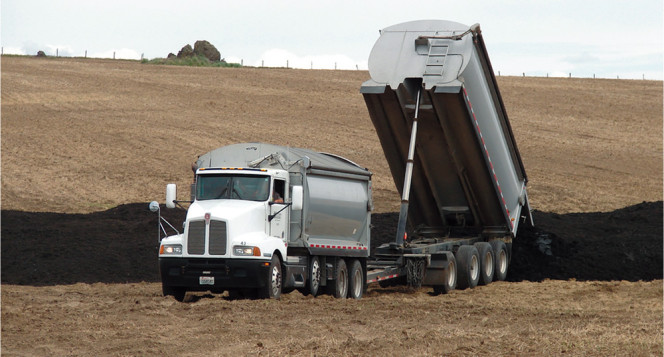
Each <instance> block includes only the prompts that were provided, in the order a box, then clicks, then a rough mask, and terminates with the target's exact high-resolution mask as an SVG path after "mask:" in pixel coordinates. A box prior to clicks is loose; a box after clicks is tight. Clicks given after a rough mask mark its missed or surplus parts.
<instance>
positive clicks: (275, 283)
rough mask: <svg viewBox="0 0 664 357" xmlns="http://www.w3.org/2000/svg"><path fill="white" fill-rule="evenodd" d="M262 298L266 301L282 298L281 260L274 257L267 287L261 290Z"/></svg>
mask: <svg viewBox="0 0 664 357" xmlns="http://www.w3.org/2000/svg"><path fill="white" fill-rule="evenodd" d="M259 294H260V297H262V298H264V299H275V300H279V298H281V260H280V259H279V257H278V256H276V255H273V256H272V261H271V262H270V268H269V269H268V277H267V285H265V286H264V287H262V288H259Z"/></svg>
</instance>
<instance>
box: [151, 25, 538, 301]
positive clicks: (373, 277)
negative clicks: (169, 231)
mask: <svg viewBox="0 0 664 357" xmlns="http://www.w3.org/2000/svg"><path fill="white" fill-rule="evenodd" d="M369 74H370V77H371V78H370V79H369V80H368V81H366V82H365V83H363V84H362V86H361V88H360V92H361V94H362V95H363V97H364V100H365V102H366V105H367V109H368V112H369V116H370V118H371V121H372V123H373V125H374V127H375V128H376V133H377V136H378V139H379V141H380V144H381V146H382V148H383V151H384V154H385V158H386V159H387V162H388V165H389V168H390V171H391V174H392V176H393V178H394V182H395V184H396V186H397V190H398V191H399V193H400V194H401V205H400V212H399V216H398V222H397V227H396V231H395V232H394V235H393V236H392V237H372V236H371V210H372V208H373V201H372V197H371V176H372V174H371V172H370V171H369V170H367V169H365V168H362V167H361V166H359V165H357V164H355V163H353V162H352V161H350V160H348V159H345V158H342V157H340V156H336V155H333V154H327V153H320V152H315V151H312V150H307V149H299V148H289V147H284V146H278V145H272V144H264V143H243V144H236V145H230V146H226V147H222V148H219V149H217V150H214V151H211V152H209V153H207V154H204V155H202V156H200V157H199V158H198V160H197V162H196V165H195V166H196V167H195V169H196V171H195V184H194V185H192V188H191V192H192V195H191V196H192V197H191V205H190V207H189V209H188V212H187V217H186V221H185V223H184V232H183V233H179V232H178V234H175V235H172V236H169V237H165V238H163V239H161V235H160V253H159V264H160V273H161V278H162V286H163V293H164V295H172V296H174V297H175V298H176V299H178V300H182V299H183V298H184V296H185V293H186V292H187V291H212V292H217V293H220V292H223V291H229V294H231V295H236V296H237V295H239V296H243V295H244V296H256V295H258V296H261V297H266V298H279V297H280V295H281V293H282V292H289V291H292V290H295V289H298V290H299V291H301V292H302V293H304V294H311V295H313V296H316V295H318V294H320V293H322V292H323V291H326V292H328V293H330V294H332V295H334V296H335V297H338V298H345V297H350V298H355V299H359V298H361V297H362V295H363V294H364V292H365V290H366V288H367V285H368V284H371V283H379V284H381V285H382V286H385V285H391V284H407V285H410V286H413V287H420V286H431V287H433V290H434V292H436V293H447V292H449V291H451V290H453V289H455V288H459V289H466V288H472V287H475V286H476V285H478V284H489V283H491V282H492V281H494V280H504V279H505V278H506V276H507V271H508V266H509V263H510V259H511V245H512V240H513V239H514V238H515V237H516V235H517V231H518V228H519V225H520V224H521V223H523V222H525V223H526V224H530V225H532V224H533V222H532V215H531V214H530V204H529V202H528V194H527V191H526V184H527V181H528V180H527V176H526V172H525V169H524V167H523V163H522V160H521V157H520V154H519V150H518V148H517V145H516V141H515V139H514V135H513V133H512V129H511V126H510V123H509V120H508V117H507V112H506V110H505V106H504V103H503V100H502V98H501V96H500V92H499V90H498V85H497V82H496V78H495V76H494V73H493V69H492V67H491V63H490V61H489V57H488V54H487V52H486V47H485V45H484V40H483V37H482V33H481V31H480V27H479V25H473V26H471V27H468V26H465V25H462V24H459V23H455V22H450V21H442V20H427V21H414V22H407V23H402V24H398V25H394V26H391V27H387V28H385V29H383V30H382V31H380V37H379V38H378V40H377V42H376V44H375V45H374V47H373V49H372V51H371V55H370V57H369ZM166 191H167V192H166V205H167V206H168V207H174V206H175V205H176V204H178V201H176V200H175V197H176V188H175V186H174V185H172V184H169V185H168V186H167V190H166ZM151 209H152V210H154V211H157V212H158V211H159V204H158V203H156V202H153V203H151ZM160 220H161V218H160ZM160 227H161V228H160V229H161V230H162V231H163V232H164V233H165V230H164V228H163V226H160ZM385 238H387V239H385ZM372 240H374V241H387V243H384V244H382V245H380V246H378V247H376V248H375V249H373V247H372V246H371V241H372ZM371 251H373V254H371V256H370V252H371Z"/></svg>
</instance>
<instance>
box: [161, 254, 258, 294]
mask: <svg viewBox="0 0 664 357" xmlns="http://www.w3.org/2000/svg"><path fill="white" fill-rule="evenodd" d="M266 263H267V264H266ZM269 263H270V260H263V259H260V260H259V259H225V258H221V259H219V258H172V257H168V258H166V257H160V258H159V272H160V274H161V282H162V283H163V284H164V285H167V286H169V287H182V288H186V290H189V291H207V290H218V289H223V290H225V289H241V288H261V287H265V286H267V284H268V272H269V269H270V264H269ZM201 277H204V278H201ZM202 282H203V283H202ZM212 282H213V283H212Z"/></svg>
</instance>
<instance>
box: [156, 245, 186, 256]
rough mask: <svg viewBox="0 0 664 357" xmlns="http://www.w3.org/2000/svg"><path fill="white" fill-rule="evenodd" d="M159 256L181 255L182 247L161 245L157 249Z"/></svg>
mask: <svg viewBox="0 0 664 357" xmlns="http://www.w3.org/2000/svg"><path fill="white" fill-rule="evenodd" d="M159 254H160V255H171V254H173V255H175V254H178V255H179V254H182V245H181V244H162V246H161V247H159Z"/></svg>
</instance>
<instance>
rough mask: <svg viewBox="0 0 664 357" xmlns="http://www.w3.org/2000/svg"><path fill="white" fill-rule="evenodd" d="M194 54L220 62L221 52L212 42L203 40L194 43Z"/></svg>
mask: <svg viewBox="0 0 664 357" xmlns="http://www.w3.org/2000/svg"><path fill="white" fill-rule="evenodd" d="M194 54H195V55H198V56H203V57H205V58H207V59H208V60H209V61H210V62H219V61H220V60H221V54H220V53H219V51H218V50H217V48H216V47H214V45H212V44H211V43H210V42H208V41H205V40H201V41H196V43H194Z"/></svg>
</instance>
